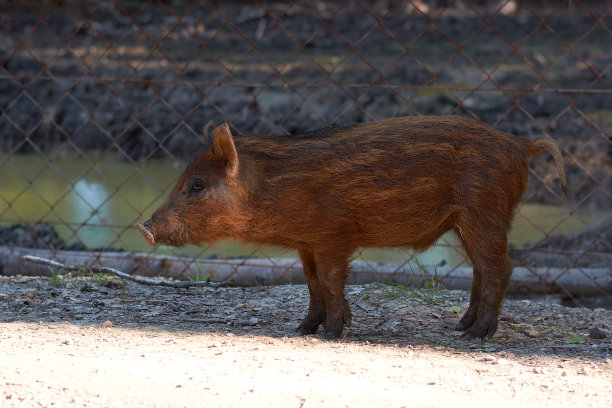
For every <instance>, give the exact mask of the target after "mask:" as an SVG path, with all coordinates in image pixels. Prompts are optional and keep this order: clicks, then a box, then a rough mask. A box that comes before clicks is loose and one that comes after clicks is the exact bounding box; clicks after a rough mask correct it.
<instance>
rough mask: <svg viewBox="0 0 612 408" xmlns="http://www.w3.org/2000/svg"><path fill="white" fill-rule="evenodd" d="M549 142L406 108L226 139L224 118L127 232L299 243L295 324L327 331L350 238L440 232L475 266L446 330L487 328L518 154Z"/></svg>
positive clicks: (500, 283)
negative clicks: (304, 299)
mask: <svg viewBox="0 0 612 408" xmlns="http://www.w3.org/2000/svg"><path fill="white" fill-rule="evenodd" d="M544 151H549V152H551V153H552V155H553V157H554V159H555V162H556V164H557V166H558V170H559V174H560V178H561V184H562V186H563V191H564V192H565V193H566V180H565V174H564V170H563V164H562V157H561V152H560V150H559V148H558V147H557V145H556V144H555V143H554V142H552V141H550V140H546V139H543V140H537V141H535V142H530V141H527V140H522V139H518V138H516V137H513V136H510V135H507V134H504V133H502V132H498V131H496V130H493V129H491V128H489V127H487V126H486V125H484V124H482V123H479V122H477V121H475V120H472V119H468V118H464V117H458V116H442V117H428V116H416V117H415V116H413V117H403V118H395V119H389V120H384V121H380V122H373V123H363V124H356V125H350V126H344V127H333V128H325V129H319V130H315V131H313V132H310V133H306V134H303V135H298V136H275V137H241V138H236V139H234V138H233V137H232V134H231V132H230V129H229V127H228V125H227V124H222V125H220V126H218V127H217V128H216V129H214V131H213V134H212V141H211V143H210V145H209V146H206V147H205V148H204V150H203V151H202V152H201V153H200V154H199V155H198V157H197V158H196V159H195V160H194V161H193V162H192V163H191V164H189V166H188V167H187V169H186V170H185V172H184V173H183V175H182V176H181V177H180V179H179V180H178V182H177V184H176V186H175V187H174V189H173V190H172V192H171V193H170V196H169V197H168V199H167V200H166V201H165V203H164V204H163V205H162V206H161V207H160V208H159V209H158V210H157V211H156V212H155V213H154V214H153V216H152V217H151V219H150V220H148V221H147V222H145V223H144V224H139V225H138V228H139V229H140V231H141V232H142V234H143V235H144V237H145V239H146V240H147V241H148V242H149V243H150V244H151V245H155V244H164V245H173V246H181V245H186V244H194V245H197V244H200V243H202V242H209V243H211V242H214V241H217V240H220V239H236V240H240V241H243V242H249V243H255V244H267V245H275V246H280V247H285V248H295V249H297V250H298V252H299V255H300V258H301V260H302V264H303V267H304V274H305V275H306V281H307V283H308V289H309V291H310V306H309V308H308V313H307V314H306V317H305V318H304V320H303V321H302V323H301V324H300V325H299V327H298V328H297V331H298V332H299V333H301V334H310V333H314V332H316V330H317V328H318V327H319V325H320V324H321V323H322V324H323V327H324V328H325V336H326V337H337V336H339V335H341V333H342V330H343V328H344V325H345V324H346V325H350V323H351V311H350V308H349V305H348V303H347V301H346V299H345V298H344V283H345V280H346V277H347V273H348V272H349V265H348V258H349V257H350V255H351V254H352V253H353V252H354V251H355V250H356V249H357V248H358V247H367V248H381V247H405V248H414V249H415V250H417V251H423V250H425V249H427V248H428V247H429V246H431V245H432V244H433V243H434V242H435V241H436V240H437V239H438V238H439V237H440V236H441V235H442V234H444V233H445V232H446V231H448V230H453V231H455V233H456V234H457V237H458V238H459V239H460V241H461V243H462V245H463V248H464V249H465V251H466V253H467V255H468V256H469V258H470V260H471V261H472V264H473V266H474V279H473V282H472V292H471V296H470V305H469V308H468V309H467V311H466V313H465V315H464V316H463V317H462V319H461V320H460V322H459V325H458V329H459V330H464V331H466V334H467V335H468V336H470V337H485V336H488V337H491V336H492V335H493V333H495V330H496V329H497V318H498V315H499V311H500V307H501V303H502V298H503V296H504V290H505V289H506V286H507V284H508V280H509V279H510V275H511V273H512V265H511V262H510V258H509V257H508V249H507V235H508V231H509V230H510V224H511V221H512V217H513V215H514V212H515V209H516V207H517V204H518V203H519V200H520V198H521V194H522V193H523V190H524V188H525V184H526V183H527V172H528V168H527V160H528V159H529V157H530V156H532V155H534V154H538V153H542V152H544Z"/></svg>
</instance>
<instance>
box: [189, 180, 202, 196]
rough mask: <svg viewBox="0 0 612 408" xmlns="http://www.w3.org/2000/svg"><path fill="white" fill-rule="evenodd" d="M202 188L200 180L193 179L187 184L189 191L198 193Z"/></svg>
mask: <svg viewBox="0 0 612 408" xmlns="http://www.w3.org/2000/svg"><path fill="white" fill-rule="evenodd" d="M202 190H204V183H202V181H201V180H193V181H192V182H191V184H190V185H189V192H190V193H198V192H200V191H202Z"/></svg>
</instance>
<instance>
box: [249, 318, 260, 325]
mask: <svg viewBox="0 0 612 408" xmlns="http://www.w3.org/2000/svg"><path fill="white" fill-rule="evenodd" d="M257 323H259V319H258V318H256V317H251V318H250V319H249V324H251V325H256V324H257Z"/></svg>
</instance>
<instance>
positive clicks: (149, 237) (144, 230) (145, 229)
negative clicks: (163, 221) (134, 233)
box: [136, 220, 155, 245]
mask: <svg viewBox="0 0 612 408" xmlns="http://www.w3.org/2000/svg"><path fill="white" fill-rule="evenodd" d="M136 226H137V227H138V230H139V231H140V233H141V234H142V236H143V237H144V239H145V240H146V241H147V242H148V243H149V245H155V237H154V236H153V232H151V220H149V221H147V222H145V223H144V224H140V223H138V224H136Z"/></svg>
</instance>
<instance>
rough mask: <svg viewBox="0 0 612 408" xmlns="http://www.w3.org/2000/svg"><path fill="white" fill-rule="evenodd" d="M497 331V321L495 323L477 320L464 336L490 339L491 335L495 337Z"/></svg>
mask: <svg viewBox="0 0 612 408" xmlns="http://www.w3.org/2000/svg"><path fill="white" fill-rule="evenodd" d="M496 331H497V322H493V323H490V322H484V323H480V322H476V324H474V325H473V326H472V327H471V328H470V329H469V330H467V331H466V332H465V333H463V336H464V337H467V338H468V339H476V338H480V339H484V338H487V339H490V338H491V337H493V335H494V334H495V332H496Z"/></svg>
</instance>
